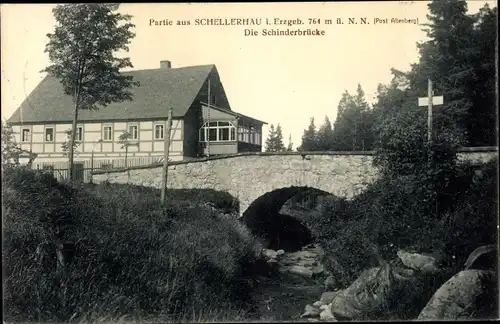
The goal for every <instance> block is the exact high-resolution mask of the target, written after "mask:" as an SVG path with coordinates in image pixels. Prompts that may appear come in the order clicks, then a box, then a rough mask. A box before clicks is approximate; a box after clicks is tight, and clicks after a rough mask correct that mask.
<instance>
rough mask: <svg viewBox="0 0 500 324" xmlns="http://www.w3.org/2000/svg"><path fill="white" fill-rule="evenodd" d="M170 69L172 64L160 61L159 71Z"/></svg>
mask: <svg viewBox="0 0 500 324" xmlns="http://www.w3.org/2000/svg"><path fill="white" fill-rule="evenodd" d="M171 67H172V62H170V61H160V69H170V68H171Z"/></svg>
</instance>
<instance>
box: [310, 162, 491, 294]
mask: <svg viewBox="0 0 500 324" xmlns="http://www.w3.org/2000/svg"><path fill="white" fill-rule="evenodd" d="M497 163H498V162H497V160H495V161H491V162H489V163H487V164H485V165H483V166H482V167H480V168H479V169H478V167H475V166H472V165H469V164H463V165H453V164H452V163H450V166H449V168H448V169H447V170H446V172H441V173H439V174H437V175H436V174H433V173H430V175H429V176H428V177H427V176H419V175H418V174H390V173H386V174H384V175H383V176H382V177H381V178H380V179H379V180H378V181H376V182H375V183H373V184H372V185H370V186H369V187H368V188H367V190H366V191H365V192H364V193H363V194H361V195H359V196H357V197H355V198H354V199H352V200H350V201H345V200H342V199H336V198H335V199H333V198H332V199H331V201H330V202H328V203H327V204H326V208H325V209H324V214H323V215H322V216H321V219H318V220H317V223H316V225H314V226H312V225H311V227H310V228H311V231H312V233H313V235H314V236H315V237H317V238H319V240H320V242H321V244H322V246H323V248H324V249H325V251H326V255H325V258H326V259H325V263H326V265H327V266H328V267H329V270H330V271H331V272H332V273H333V274H335V275H336V276H337V279H338V280H339V282H340V283H341V284H342V285H343V286H344V287H345V286H348V285H350V284H351V283H352V282H353V281H354V280H355V279H356V278H357V276H358V275H359V274H360V273H361V271H363V270H364V269H366V268H368V267H371V266H375V265H377V259H378V258H382V259H385V260H392V259H395V258H397V257H396V252H397V250H399V249H412V250H417V251H420V252H433V253H436V254H438V255H440V256H444V265H448V266H449V267H451V268H453V269H454V270H457V271H458V269H461V268H462V267H463V264H464V262H465V260H466V258H467V256H468V255H469V254H470V253H471V252H472V251H473V250H474V249H475V248H477V247H479V246H481V245H487V244H494V243H495V242H496V235H497V232H496V224H497V211H498V200H497V191H496V190H497V187H496V181H497V165H498V164H497ZM443 169H444V168H443ZM436 178H437V179H440V181H439V182H437V183H436V182H434V180H433V179H436ZM430 184H431V185H430ZM308 223H309V224H314V222H313V221H310V222H308ZM477 233H481V235H478V234H477ZM370 246H376V249H373V248H370Z"/></svg>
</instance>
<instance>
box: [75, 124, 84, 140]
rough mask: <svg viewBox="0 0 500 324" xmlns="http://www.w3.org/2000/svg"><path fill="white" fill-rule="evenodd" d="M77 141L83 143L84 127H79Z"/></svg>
mask: <svg viewBox="0 0 500 324" xmlns="http://www.w3.org/2000/svg"><path fill="white" fill-rule="evenodd" d="M76 140H77V141H80V142H81V141H83V127H82V126H78V127H77V128H76Z"/></svg>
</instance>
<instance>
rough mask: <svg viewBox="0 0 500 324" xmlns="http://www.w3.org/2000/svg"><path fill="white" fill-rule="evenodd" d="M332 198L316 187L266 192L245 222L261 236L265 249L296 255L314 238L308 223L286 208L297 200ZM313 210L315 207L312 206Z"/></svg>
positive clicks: (251, 207) (254, 205)
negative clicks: (293, 200)
mask: <svg viewBox="0 0 500 324" xmlns="http://www.w3.org/2000/svg"><path fill="white" fill-rule="evenodd" d="M321 196H332V194H331V193H328V192H326V191H323V190H319V189H316V188H312V187H295V186H292V187H287V188H281V189H276V190H273V191H270V192H267V193H265V194H264V195H262V196H260V197H259V198H257V199H255V200H254V201H253V202H252V203H251V204H250V205H249V206H248V208H247V209H246V210H245V212H244V213H243V215H242V221H243V222H244V223H245V224H246V226H247V227H248V228H249V230H250V231H251V232H252V233H253V234H254V235H255V236H256V237H258V238H259V239H260V240H261V242H262V244H263V245H264V247H265V248H268V249H273V250H280V249H282V250H284V251H286V252H294V251H298V250H300V249H301V248H302V247H304V246H306V245H308V244H310V243H313V242H314V239H315V238H314V236H313V234H312V233H311V231H310V230H309V229H308V228H307V226H306V224H305V223H304V222H303V221H302V220H301V219H300V217H298V214H300V212H295V213H294V214H293V215H290V213H287V212H286V210H285V209H284V208H283V206H284V205H285V203H287V202H289V201H291V200H292V199H293V198H298V199H296V200H299V201H301V202H303V201H304V200H305V201H309V202H311V201H313V202H314V201H315V198H316V197H321ZM306 204H307V203H306ZM310 207H312V206H310Z"/></svg>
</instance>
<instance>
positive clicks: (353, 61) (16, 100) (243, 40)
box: [0, 0, 496, 148]
mask: <svg viewBox="0 0 500 324" xmlns="http://www.w3.org/2000/svg"><path fill="white" fill-rule="evenodd" d="M486 2H488V3H489V4H490V6H492V7H493V6H496V2H494V1H483V0H474V1H469V2H468V7H469V11H470V12H477V11H478V10H479V8H481V7H482V6H483V5H484V4H485V3H486ZM54 6H55V4H8V5H1V7H0V8H1V74H2V79H1V80H2V81H1V82H2V83H1V90H2V91H1V93H2V101H1V103H2V105H1V107H2V110H1V115H2V119H3V120H5V119H7V118H9V117H10V116H11V115H12V114H13V112H14V111H15V110H16V109H17V108H18V106H19V105H20V104H21V103H22V102H23V100H24V99H25V98H26V97H27V96H28V95H29V93H30V92H31V91H33V89H34V88H35V87H36V86H37V85H38V83H39V82H40V81H41V80H42V79H43V77H44V76H45V74H43V73H40V71H41V70H42V69H43V68H45V67H46V66H47V65H48V64H49V58H48V54H47V53H45V52H44V49H45V44H46V43H47V40H48V39H47V37H46V35H47V33H51V32H53V31H54V28H55V19H54V17H53V15H52V8H53V7H54ZM119 12H121V13H124V14H129V15H131V16H132V23H133V24H135V28H134V29H133V31H134V32H135V34H136V36H135V38H134V39H133V40H132V41H131V43H130V46H129V47H130V50H129V52H128V53H121V54H120V55H127V56H128V57H130V59H131V61H132V64H133V65H134V68H133V70H140V69H151V68H159V66H160V61H161V60H169V61H171V62H172V68H176V67H183V66H191V65H206V64H215V65H216V67H217V70H218V72H219V74H220V77H221V80H222V83H223V86H224V89H225V91H226V94H227V97H228V99H229V103H230V105H231V109H232V110H234V111H236V112H239V113H241V114H244V115H248V116H251V117H254V118H257V119H260V120H263V121H265V122H267V123H268V124H269V125H271V124H274V125H275V126H276V125H277V124H278V123H279V124H280V125H281V127H282V130H283V136H284V142H285V143H284V144H285V145H287V144H288V137H289V135H291V136H292V143H293V146H294V148H295V147H297V146H298V145H300V142H301V137H302V134H303V131H304V129H306V128H307V127H308V125H309V122H310V118H311V117H314V119H315V124H316V126H317V127H319V126H320V125H321V124H322V123H323V121H324V119H325V116H328V118H329V119H330V120H331V121H332V122H333V121H334V120H335V117H336V111H337V105H338V102H339V100H340V98H341V95H342V93H343V92H344V91H346V90H347V91H349V92H350V93H354V92H355V90H356V88H357V85H358V83H359V84H361V86H362V88H363V90H364V91H365V94H366V99H367V101H368V102H370V103H373V101H374V100H373V99H374V96H375V94H376V89H377V85H378V84H379V83H384V84H386V83H388V82H390V79H391V74H390V69H391V68H393V67H394V68H397V69H401V70H408V69H409V67H410V64H412V63H416V62H417V60H418V52H417V47H416V44H417V42H420V41H423V40H425V39H426V36H425V33H424V32H423V31H422V30H421V29H422V28H423V27H422V26H420V25H421V24H424V23H426V21H427V18H426V14H427V2H425V1H383V2H328V3H321V2H318V3H311V2H308V3H298V2H294V3H248V4H246V3H245V4H243V3H208V4H188V3H185V4H180V3H172V4H166V3H158V4H151V3H148V4H139V3H136V4H132V3H126V4H121V5H120V8H119ZM205 18H208V19H218V18H220V19H223V20H225V19H228V20H230V19H232V18H260V19H262V24H261V25H255V26H237V25H232V26H231V25H229V26H228V25H226V26H221V25H210V26H207V25H197V24H196V23H195V22H196V20H197V19H200V20H201V19H205ZM337 18H340V19H341V20H342V21H343V22H344V24H337V23H336V22H337ZM349 18H354V20H355V21H356V22H358V24H349V23H348V19H349ZM361 18H366V21H367V22H368V23H369V24H362V23H361ZM377 18H378V19H379V20H378V23H375V19H377ZM392 18H399V19H404V18H406V19H408V20H410V21H414V20H416V19H418V24H415V23H399V24H396V23H391V19H392ZM266 19H268V20H269V22H270V23H271V25H265V21H266ZM276 19H277V20H278V22H281V21H286V20H296V19H300V20H301V21H302V22H303V24H302V25H292V26H288V25H283V24H278V25H273V23H274V22H275V20H276ZM327 19H331V21H332V24H326V21H325V20H327ZM384 19H387V23H384ZM166 21H172V22H173V25H167V24H165V22H166ZM177 21H190V25H189V26H186V25H177V24H176V23H177ZM318 21H319V24H318V23H315V22H318ZM245 29H253V30H254V31H257V32H258V33H259V35H257V36H245ZM269 29H273V30H276V29H280V30H286V29H290V30H296V29H312V30H316V29H318V30H319V31H322V30H323V31H324V35H319V36H269V35H263V31H264V30H269ZM247 33H248V31H247ZM128 70H130V69H128ZM269 125H267V126H265V127H264V129H263V136H262V137H263V140H265V138H266V137H267V135H268V130H269Z"/></svg>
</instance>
